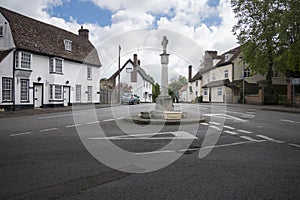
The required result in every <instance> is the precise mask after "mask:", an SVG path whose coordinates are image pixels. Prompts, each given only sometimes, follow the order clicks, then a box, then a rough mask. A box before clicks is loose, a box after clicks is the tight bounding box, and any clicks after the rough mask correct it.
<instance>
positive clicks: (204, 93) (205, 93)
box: [203, 88, 207, 96]
mask: <svg viewBox="0 0 300 200" xmlns="http://www.w3.org/2000/svg"><path fill="white" fill-rule="evenodd" d="M203 96H207V88H204V89H203Z"/></svg>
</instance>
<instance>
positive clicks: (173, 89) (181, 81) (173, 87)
mask: <svg viewBox="0 0 300 200" xmlns="http://www.w3.org/2000/svg"><path fill="white" fill-rule="evenodd" d="M185 85H187V78H186V77H185V76H182V75H179V77H178V78H177V79H176V78H174V79H173V80H172V82H171V83H170V84H169V95H170V96H171V97H173V98H176V99H179V94H178V91H179V90H180V89H181V88H182V87H183V86H185Z"/></svg>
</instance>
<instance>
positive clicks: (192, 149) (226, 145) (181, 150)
mask: <svg viewBox="0 0 300 200" xmlns="http://www.w3.org/2000/svg"><path fill="white" fill-rule="evenodd" d="M253 142H255V141H244V142H235V143H230V144H220V145H215V146H205V147H201V148H191V149H180V150H163V151H151V152H139V153H135V154H141V155H142V154H145V155H146V154H160V153H176V152H185V151H196V150H200V149H211V148H220V147H230V146H236V145H242V144H249V143H253ZM259 142H263V140H260V141H259Z"/></svg>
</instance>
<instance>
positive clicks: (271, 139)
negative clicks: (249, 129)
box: [256, 135, 285, 144]
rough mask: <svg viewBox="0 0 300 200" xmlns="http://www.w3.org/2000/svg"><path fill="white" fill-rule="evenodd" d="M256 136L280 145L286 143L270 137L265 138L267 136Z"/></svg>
mask: <svg viewBox="0 0 300 200" xmlns="http://www.w3.org/2000/svg"><path fill="white" fill-rule="evenodd" d="M256 136H257V137H260V138H263V139H266V140H268V141H271V142H276V143H279V144H283V143H285V142H284V141H281V140H275V139H273V138H270V137H268V136H265V135H256Z"/></svg>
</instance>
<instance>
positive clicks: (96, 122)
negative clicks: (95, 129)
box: [86, 121, 100, 125]
mask: <svg viewBox="0 0 300 200" xmlns="http://www.w3.org/2000/svg"><path fill="white" fill-rule="evenodd" d="M99 122H100V121H95V122H88V123H86V124H88V125H90V124H98V123H99Z"/></svg>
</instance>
